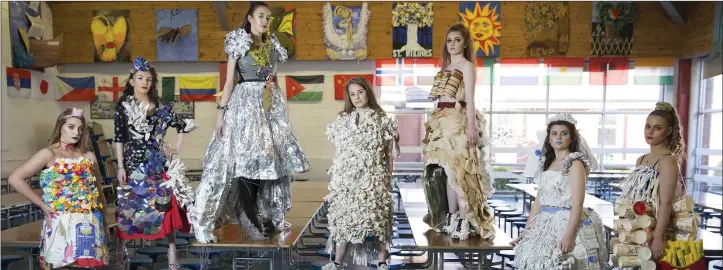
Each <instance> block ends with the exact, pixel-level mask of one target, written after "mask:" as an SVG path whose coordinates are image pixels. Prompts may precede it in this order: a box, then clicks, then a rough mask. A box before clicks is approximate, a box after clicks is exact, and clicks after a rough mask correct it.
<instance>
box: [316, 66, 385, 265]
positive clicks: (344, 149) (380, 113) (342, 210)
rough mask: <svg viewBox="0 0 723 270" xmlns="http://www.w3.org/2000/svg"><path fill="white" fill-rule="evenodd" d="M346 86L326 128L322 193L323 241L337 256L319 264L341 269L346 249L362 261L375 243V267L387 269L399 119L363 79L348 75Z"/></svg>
mask: <svg viewBox="0 0 723 270" xmlns="http://www.w3.org/2000/svg"><path fill="white" fill-rule="evenodd" d="M344 92H345V95H344V110H343V111H341V112H340V113H339V115H337V117H336V119H335V120H334V122H332V123H331V124H329V125H328V126H327V128H326V135H327V136H328V138H329V140H330V141H331V142H332V143H333V144H334V146H335V147H336V154H335V156H334V160H333V164H332V166H331V168H330V169H329V174H331V176H332V177H331V182H330V183H329V195H327V196H326V198H325V199H326V200H327V201H328V202H329V215H328V217H329V241H328V243H327V245H326V246H327V250H328V251H329V252H331V251H332V250H334V247H336V252H335V253H336V258H335V259H334V260H335V261H334V262H330V263H329V264H327V265H326V266H324V267H323V268H322V269H343V267H344V259H345V257H346V255H347V254H349V255H350V256H352V261H353V263H354V264H357V265H364V266H366V265H367V263H368V262H369V261H371V260H372V257H373V255H374V249H375V248H376V251H377V253H378V256H379V262H378V268H379V269H388V268H389V267H388V264H387V259H388V258H389V247H390V246H391V244H392V208H393V204H394V202H393V200H392V165H393V160H394V156H393V154H392V153H393V146H394V141H395V140H396V139H397V138H398V133H397V121H396V120H392V119H390V118H389V117H388V116H387V115H386V113H385V112H384V110H382V108H381V107H379V104H378V103H377V99H376V97H375V95H374V92H373V91H372V88H371V86H370V85H369V82H367V81H366V80H365V79H363V78H359V77H357V78H353V79H351V80H349V81H348V82H347V83H346V86H345V87H344ZM335 244H336V246H335Z"/></svg>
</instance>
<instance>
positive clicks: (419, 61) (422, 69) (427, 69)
mask: <svg viewBox="0 0 723 270" xmlns="http://www.w3.org/2000/svg"><path fill="white" fill-rule="evenodd" d="M410 62H412V63H411V65H412V73H413V74H414V77H413V78H414V79H413V81H412V85H416V86H429V87H432V85H433V84H434V76H436V75H437V72H439V67H440V65H439V59H437V58H404V63H405V64H407V66H408V65H409V63H410ZM406 81H408V79H406V78H405V82H406ZM405 85H406V86H410V85H408V84H405ZM430 90H431V88H430Z"/></svg>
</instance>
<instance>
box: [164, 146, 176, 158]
mask: <svg viewBox="0 0 723 270" xmlns="http://www.w3.org/2000/svg"><path fill="white" fill-rule="evenodd" d="M163 154H164V155H165V156H166V157H167V158H170V157H171V156H172V155H177V154H178V149H175V148H170V147H168V146H166V147H164V148H163Z"/></svg>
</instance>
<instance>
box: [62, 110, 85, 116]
mask: <svg viewBox="0 0 723 270" xmlns="http://www.w3.org/2000/svg"><path fill="white" fill-rule="evenodd" d="M68 117H77V118H83V109H78V108H73V111H71V112H70V114H69V115H66V116H65V117H64V118H68Z"/></svg>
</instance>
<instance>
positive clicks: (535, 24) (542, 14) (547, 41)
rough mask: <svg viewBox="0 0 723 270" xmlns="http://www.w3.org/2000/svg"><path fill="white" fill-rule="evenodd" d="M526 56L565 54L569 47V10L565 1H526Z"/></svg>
mask: <svg viewBox="0 0 723 270" xmlns="http://www.w3.org/2000/svg"><path fill="white" fill-rule="evenodd" d="M525 39H526V40H527V50H526V53H525V56H527V57H548V56H561V55H566V54H567V50H568V48H569V47H570V12H569V7H568V3H567V2H526V3H525Z"/></svg>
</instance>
